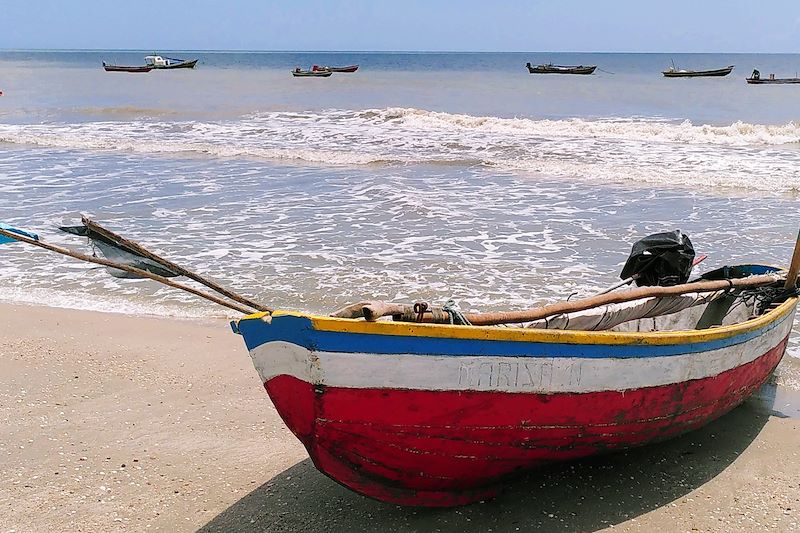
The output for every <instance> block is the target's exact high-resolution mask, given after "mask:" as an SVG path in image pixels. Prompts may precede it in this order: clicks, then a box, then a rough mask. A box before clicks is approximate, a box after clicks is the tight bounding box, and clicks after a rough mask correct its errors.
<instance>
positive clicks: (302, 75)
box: [292, 67, 333, 78]
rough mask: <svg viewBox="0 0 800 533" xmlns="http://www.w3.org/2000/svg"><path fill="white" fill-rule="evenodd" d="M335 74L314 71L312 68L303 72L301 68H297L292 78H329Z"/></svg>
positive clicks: (325, 71) (328, 71) (327, 71)
mask: <svg viewBox="0 0 800 533" xmlns="http://www.w3.org/2000/svg"><path fill="white" fill-rule="evenodd" d="M331 74H333V72H331V71H330V70H319V68H318V67H317V70H314V68H313V67H312V68H311V69H310V70H301V69H300V67H297V68H295V69H294V70H293V71H292V76H294V77H295V78H328V77H330V76H331Z"/></svg>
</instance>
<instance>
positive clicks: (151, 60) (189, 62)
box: [144, 55, 198, 70]
mask: <svg viewBox="0 0 800 533" xmlns="http://www.w3.org/2000/svg"><path fill="white" fill-rule="evenodd" d="M197 61H198V60H197V59H175V58H172V57H163V56H159V55H152V56H145V58H144V62H145V63H146V64H147V65H148V66H151V67H153V68H154V69H157V70H169V69H176V68H194V67H195V65H197Z"/></svg>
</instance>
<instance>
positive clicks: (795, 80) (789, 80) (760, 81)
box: [745, 78, 800, 85]
mask: <svg viewBox="0 0 800 533" xmlns="http://www.w3.org/2000/svg"><path fill="white" fill-rule="evenodd" d="M745 81H747V83H749V84H751V85H769V84H775V85H781V84H787V83H800V78H745Z"/></svg>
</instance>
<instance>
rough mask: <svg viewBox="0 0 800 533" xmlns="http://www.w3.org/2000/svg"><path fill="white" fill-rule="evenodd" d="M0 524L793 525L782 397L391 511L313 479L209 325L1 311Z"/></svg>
mask: <svg viewBox="0 0 800 533" xmlns="http://www.w3.org/2000/svg"><path fill="white" fill-rule="evenodd" d="M0 323H2V326H0V368H2V372H0V424H2V425H1V426H0V428H1V429H0V457H2V460H0V513H2V516H3V517H4V518H3V520H2V526H0V531H2V532H6V533H8V532H11V531H15V532H21V531H45V530H47V531H108V530H111V529H124V530H130V531H195V530H198V529H199V530H202V531H349V530H360V531H463V530H474V531H537V530H542V531H594V530H602V529H605V528H613V529H614V530H615V531H618V530H621V531H654V530H663V531H732V530H737V531H793V530H798V529H800V457H799V455H800V444H799V443H800V420H798V419H797V418H796V417H795V416H796V414H797V412H798V409H797V406H798V402H797V394H796V393H794V392H792V391H787V390H783V389H776V388H775V387H774V386H773V387H767V388H766V389H764V391H763V392H762V395H761V396H760V397H759V398H756V399H751V400H750V401H748V402H747V403H746V404H744V405H743V406H742V407H740V408H738V409H736V410H735V411H733V412H732V413H730V414H728V415H726V416H725V417H723V418H722V419H720V420H718V421H716V422H714V423H712V424H711V425H709V426H707V427H706V428H703V429H701V430H699V431H696V432H693V433H691V434H688V435H685V436H683V437H680V438H678V439H675V440H672V441H670V442H667V443H663V444H659V445H653V446H649V447H646V448H641V449H637V450H632V451H629V452H626V453H618V454H614V455H609V456H605V457H600V458H596V459H592V460H588V461H582V462H579V463H572V464H565V465H559V466H556V467H552V468H549V469H547V470H543V471H538V472H534V473H532V474H530V475H528V476H527V477H525V478H522V479H520V480H518V481H516V482H514V483H513V484H511V485H510V486H509V487H508V489H507V490H506V491H505V492H504V493H503V494H502V495H501V496H500V497H499V498H497V499H496V500H494V501H490V502H484V503H480V504H475V505H471V506H467V507H463V508H459V509H447V510H427V509H411V508H401V507H397V506H393V505H387V504H382V503H379V502H376V501H372V500H368V499H366V498H363V497H361V496H359V495H357V494H354V493H352V492H350V491H348V490H346V489H344V488H342V487H340V486H339V485H337V484H336V483H335V482H333V481H331V480H329V479H328V478H326V477H325V476H323V475H322V474H320V473H319V472H317V471H316V470H315V469H314V467H313V465H312V464H311V463H310V461H309V460H308V457H307V455H306V453H305V450H304V449H303V447H302V446H301V445H300V443H299V442H298V441H297V440H296V439H295V438H294V437H293V435H291V433H290V432H289V431H288V430H287V429H286V427H285V426H284V425H283V422H282V421H281V419H280V418H279V416H278V415H277V413H276V412H275V410H274V408H273V407H272V404H271V403H270V401H269V399H268V397H267V396H266V394H265V393H264V390H263V387H262V386H261V384H260V383H259V379H258V377H257V375H256V372H255V370H254V369H253V367H252V365H251V362H250V358H249V356H248V354H247V351H246V350H245V348H244V345H243V343H242V341H241V339H240V338H239V337H237V336H235V335H233V334H231V332H230V329H229V328H228V326H227V324H226V323H224V322H223V321H207V322H199V321H191V322H190V321H182V320H175V319H165V318H146V317H130V316H125V315H121V314H103V313H95V312H88V311H75V310H65V309H53V308H46V307H28V306H16V305H0Z"/></svg>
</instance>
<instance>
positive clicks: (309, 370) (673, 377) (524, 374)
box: [250, 313, 794, 393]
mask: <svg viewBox="0 0 800 533" xmlns="http://www.w3.org/2000/svg"><path fill="white" fill-rule="evenodd" d="M793 317H794V313H791V314H790V315H789V316H788V317H786V318H785V319H784V320H783V321H782V322H781V324H779V325H778V326H777V327H775V328H773V329H771V330H770V331H768V332H766V333H764V334H763V335H761V336H759V337H756V338H753V339H750V340H748V341H746V342H744V343H741V344H737V345H735V346H728V347H725V348H720V349H716V350H709V351H707V352H700V353H690V354H683V355H673V356H663V357H643V358H620V359H614V358H580V357H501V356H471V355H463V356H452V355H447V356H441V355H412V354H369V353H341V352H312V351H310V350H308V349H306V348H303V347H302V346H298V345H296V344H292V343H289V342H284V341H272V342H267V343H264V344H262V345H260V346H258V347H256V348H254V349H253V350H251V351H250V355H251V357H252V358H253V363H254V364H255V367H256V370H257V371H258V373H259V375H260V376H261V379H262V381H263V382H266V381H268V380H270V379H271V378H273V377H275V376H279V375H284V374H286V375H291V376H294V377H296V378H298V379H301V380H303V381H306V382H308V383H311V384H314V385H327V386H332V387H350V388H399V389H421V390H474V391H497V392H509V393H560V392H573V393H586V392H600V391H605V390H628V389H638V388H642V387H654V386H658V385H668V384H671V383H680V382H684V381H688V380H694V379H702V378H708V377H713V376H716V375H718V374H720V373H722V372H725V371H726V370H731V369H733V368H736V367H738V366H741V365H743V364H746V363H749V362H751V361H753V360H755V359H756V358H758V357H760V356H762V355H764V354H765V353H767V352H768V351H769V350H771V349H772V348H774V347H775V346H777V345H778V344H779V343H780V342H781V341H782V340H783V339H784V338H786V336H787V335H788V334H789V331H790V330H791V328H792V324H793ZM646 349H647V347H646V346H643V350H646Z"/></svg>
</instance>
